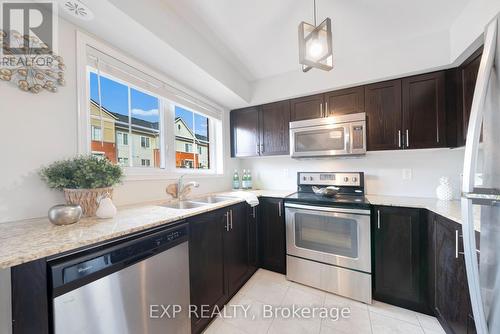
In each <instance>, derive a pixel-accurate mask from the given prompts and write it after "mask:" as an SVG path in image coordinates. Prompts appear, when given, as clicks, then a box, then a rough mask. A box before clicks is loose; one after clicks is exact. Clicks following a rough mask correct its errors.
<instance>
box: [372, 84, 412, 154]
mask: <svg viewBox="0 0 500 334" xmlns="http://www.w3.org/2000/svg"><path fill="white" fill-rule="evenodd" d="M364 101H365V112H366V137H367V149H368V151H377V150H396V149H400V148H402V144H403V143H402V135H403V134H402V131H403V130H402V127H401V126H402V109H401V108H402V107H401V80H392V81H384V82H379V83H375V84H372V85H367V86H365V99H364Z"/></svg>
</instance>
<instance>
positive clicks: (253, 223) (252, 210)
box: [247, 206, 260, 272]
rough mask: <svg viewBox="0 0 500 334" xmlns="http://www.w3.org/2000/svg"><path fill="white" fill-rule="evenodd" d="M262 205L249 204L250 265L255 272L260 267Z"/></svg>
mask: <svg viewBox="0 0 500 334" xmlns="http://www.w3.org/2000/svg"><path fill="white" fill-rule="evenodd" d="M259 207H260V206H254V207H251V206H247V220H248V265H249V266H250V271H253V272H255V271H256V270H257V268H259V266H260V263H259V248H258V243H259V238H258V223H259V212H260V209H259Z"/></svg>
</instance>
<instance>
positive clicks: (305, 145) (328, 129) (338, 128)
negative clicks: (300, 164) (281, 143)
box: [290, 123, 351, 158]
mask: <svg viewBox="0 0 500 334" xmlns="http://www.w3.org/2000/svg"><path fill="white" fill-rule="evenodd" d="M350 135H351V129H350V125H349V123H344V124H327V125H315V126H309V127H303V128H295V129H290V154H291V156H292V158H299V157H314V156H331V155H346V154H350V153H351V150H350V147H349V143H350Z"/></svg>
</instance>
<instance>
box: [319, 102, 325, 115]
mask: <svg viewBox="0 0 500 334" xmlns="http://www.w3.org/2000/svg"><path fill="white" fill-rule="evenodd" d="M319 114H320V116H321V117H325V116H324V115H323V102H321V103H320V104H319Z"/></svg>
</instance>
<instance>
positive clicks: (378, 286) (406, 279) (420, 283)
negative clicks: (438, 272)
mask: <svg viewBox="0 0 500 334" xmlns="http://www.w3.org/2000/svg"><path fill="white" fill-rule="evenodd" d="M421 215H422V212H421V210H420V209H410V208H399V207H386V206H377V207H374V217H373V220H372V221H373V222H374V224H373V226H372V228H373V230H374V231H373V243H374V246H373V250H374V255H373V266H374V268H373V273H374V279H373V282H374V283H373V284H374V291H373V297H374V299H376V300H379V301H383V302H387V303H389V304H394V305H397V306H400V307H404V308H408V309H411V310H415V311H418V312H423V313H430V310H429V308H428V300H427V295H426V293H427V282H426V277H427V263H426V261H425V249H426V248H425V247H426V238H425V236H426V232H427V228H426V220H425V219H421Z"/></svg>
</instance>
